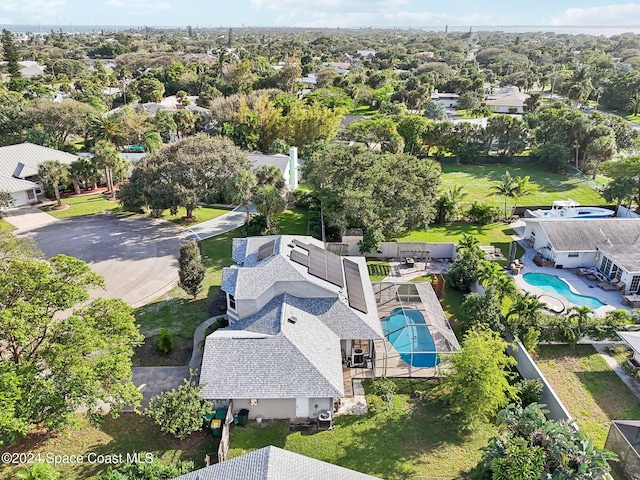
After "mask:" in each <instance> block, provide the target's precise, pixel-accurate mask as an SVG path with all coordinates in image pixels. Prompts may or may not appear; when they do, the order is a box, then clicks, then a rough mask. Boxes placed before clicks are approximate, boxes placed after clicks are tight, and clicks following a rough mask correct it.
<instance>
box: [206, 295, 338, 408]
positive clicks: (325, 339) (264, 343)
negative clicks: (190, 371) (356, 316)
mask: <svg viewBox="0 0 640 480" xmlns="http://www.w3.org/2000/svg"><path fill="white" fill-rule="evenodd" d="M294 318H295V321H294V323H291V322H290V321H289V319H294ZM243 327H245V328H244V329H241V328H243ZM256 330H257V331H256ZM265 332H267V333H265ZM200 385H202V386H203V388H202V396H203V397H204V398H217V399H220V398H225V399H226V398H295V397H308V398H313V397H320V398H326V397H341V396H343V395H344V386H343V382H342V355H341V351H340V339H339V338H338V336H337V335H335V334H334V333H333V332H332V331H331V330H330V329H329V328H328V327H327V326H325V325H324V324H323V323H322V322H321V321H320V320H318V319H317V318H316V317H315V316H314V315H310V314H308V313H307V312H305V311H303V310H300V309H297V308H295V307H293V306H291V305H288V304H287V295H280V296H278V297H276V298H274V299H273V300H271V301H270V302H269V303H268V304H267V305H266V306H265V307H264V308H263V309H262V310H261V314H260V315H259V316H256V319H255V321H254V323H253V328H251V325H247V321H246V320H245V321H242V322H238V323H236V324H232V325H231V326H230V328H225V329H221V330H217V331H216V332H214V333H212V334H211V335H209V336H208V337H207V339H206V341H205V348H204V354H203V360H202V367H201V371H200Z"/></svg>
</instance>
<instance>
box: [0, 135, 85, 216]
mask: <svg viewBox="0 0 640 480" xmlns="http://www.w3.org/2000/svg"><path fill="white" fill-rule="evenodd" d="M77 159H78V157H76V156H75V155H72V154H70V153H66V152H61V151H60V150H55V149H53V148H47V147H43V146H41V145H34V144H33V143H20V144H18V145H9V146H6V147H0V190H4V191H5V192H9V193H11V195H12V196H13V199H14V206H16V207H17V206H20V205H27V204H29V203H36V202H37V201H38V198H37V196H36V195H37V194H38V193H41V185H40V184H39V183H37V176H38V167H39V166H40V164H42V163H43V162H45V161H47V160H58V161H59V162H61V163H64V164H66V165H69V164H71V162H73V161H75V160H77Z"/></svg>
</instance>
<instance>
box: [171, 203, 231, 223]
mask: <svg viewBox="0 0 640 480" xmlns="http://www.w3.org/2000/svg"><path fill="white" fill-rule="evenodd" d="M228 212H229V209H228V208H223V207H211V206H208V205H201V206H199V207H198V208H196V209H195V210H194V211H193V215H194V217H196V221H195V222H185V221H184V220H183V217H185V216H186V215H187V210H186V209H185V208H183V207H180V208H179V209H178V213H177V214H175V215H171V213H170V212H169V211H168V210H165V211H164V212H163V213H162V217H161V218H163V219H165V220H169V221H170V222H173V223H177V224H178V225H184V226H187V227H188V226H189V225H196V224H198V223H202V222H206V221H208V220H213V219H214V218H218V217H219V216H221V215H224V214H225V213H228Z"/></svg>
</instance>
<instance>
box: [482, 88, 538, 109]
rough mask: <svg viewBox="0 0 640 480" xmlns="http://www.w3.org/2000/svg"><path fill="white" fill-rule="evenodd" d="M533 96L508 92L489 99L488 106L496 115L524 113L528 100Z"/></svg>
mask: <svg viewBox="0 0 640 480" xmlns="http://www.w3.org/2000/svg"><path fill="white" fill-rule="evenodd" d="M530 96H531V95H527V94H526V93H520V92H513V91H511V92H506V93H500V94H496V95H490V96H489V97H487V101H486V106H487V108H488V109H489V110H491V111H492V112H494V113H512V114H513V113H519V114H522V113H524V106H525V102H526V100H527V99H528V98H529V97H530Z"/></svg>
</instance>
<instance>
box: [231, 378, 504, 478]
mask: <svg viewBox="0 0 640 480" xmlns="http://www.w3.org/2000/svg"><path fill="white" fill-rule="evenodd" d="M395 382H396V384H397V385H398V386H399V388H398V393H397V394H396V396H395V398H394V401H393V404H392V406H391V410H390V411H387V410H386V408H385V406H384V404H383V403H382V401H381V400H380V399H379V398H378V397H376V396H372V395H367V403H368V404H369V408H370V410H369V413H368V414H367V415H364V416H340V417H337V418H335V420H334V425H335V428H334V429H333V430H330V431H322V432H289V431H288V428H287V423H286V422H275V423H274V424H271V425H267V426H265V425H264V424H263V425H257V424H256V423H255V422H251V423H250V424H249V426H248V427H246V428H242V429H233V430H232V432H231V450H230V456H238V455H241V454H243V453H246V452H249V451H252V450H255V449H257V448H261V447H264V446H267V445H275V446H278V447H280V448H285V449H287V450H291V451H293V452H297V453H300V454H302V455H307V456H310V457H313V458H317V459H319V460H323V461H325V462H330V463H333V464H336V465H340V466H343V467H346V468H350V469H353V470H356V471H360V472H363V473H367V474H370V475H374V476H379V477H380V478H387V479H406V478H438V479H452V478H456V477H457V476H458V474H459V473H460V471H462V470H467V469H469V468H471V467H473V466H474V465H475V464H476V463H477V461H478V459H479V458H480V454H481V452H480V450H479V449H480V448H481V447H482V446H484V445H486V442H487V439H488V438H489V437H490V436H492V435H494V434H495V433H496V429H495V427H493V426H491V425H484V426H482V427H480V428H479V429H478V430H476V431H473V432H471V433H470V434H468V435H463V434H462V433H461V430H462V429H461V424H460V423H459V419H458V418H456V416H453V415H450V412H449V411H448V410H447V407H446V405H445V404H444V403H443V402H442V401H441V399H440V398H439V397H438V396H437V394H435V392H434V387H435V385H436V384H435V383H431V382H427V381H419V380H416V381H411V380H395ZM365 389H368V383H367V382H365ZM415 390H420V391H421V392H423V393H426V395H425V397H424V398H423V399H422V400H417V399H412V398H410V394H411V393H412V392H413V391H415Z"/></svg>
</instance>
